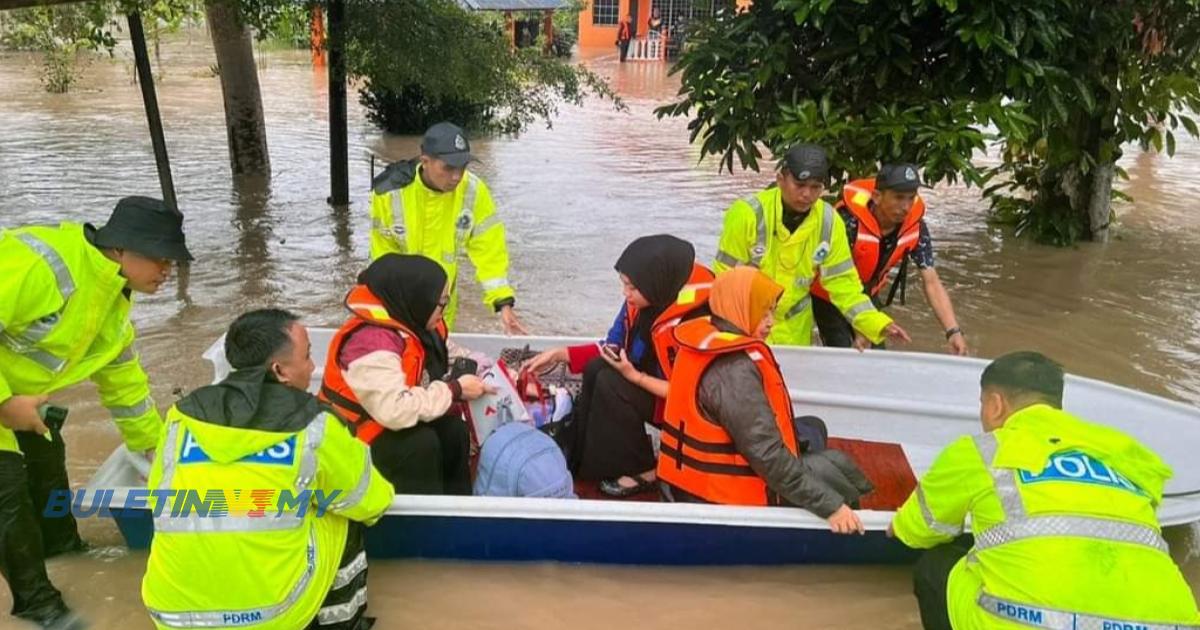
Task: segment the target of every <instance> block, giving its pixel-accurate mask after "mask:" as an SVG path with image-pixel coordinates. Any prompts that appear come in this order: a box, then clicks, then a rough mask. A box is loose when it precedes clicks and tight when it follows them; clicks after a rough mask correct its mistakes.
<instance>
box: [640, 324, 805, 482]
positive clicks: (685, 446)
mask: <svg viewBox="0 0 1200 630" xmlns="http://www.w3.org/2000/svg"><path fill="white" fill-rule="evenodd" d="M675 337H676V339H677V340H678V342H679V356H678V357H677V358H676V359H675V369H674V373H673V375H672V376H671V388H670V390H669V391H668V392H667V404H666V410H665V412H664V414H663V425H662V451H661V453H660V454H659V457H658V478H659V479H661V480H663V481H665V482H666V483H669V484H671V485H672V486H675V487H677V488H679V489H681V490H685V491H687V492H689V493H691V494H693V495H695V496H697V497H700V498H701V499H704V500H705V501H709V502H711V503H720V504H733V505H772V504H778V503H779V500H778V498H777V497H776V496H775V495H774V493H773V492H771V490H770V488H768V487H767V483H766V482H765V481H763V479H762V478H761V477H759V476H758V475H757V474H755V473H754V470H753V469H752V468H751V467H750V463H749V462H747V461H746V458H745V457H743V456H742V455H741V453H739V452H738V450H737V447H736V446H735V445H734V443H733V438H731V437H730V436H729V432H728V431H726V430H725V429H724V427H722V426H721V425H720V424H719V423H717V422H715V421H713V420H710V419H708V418H706V417H705V416H704V412H703V411H702V410H701V409H700V403H699V393H700V377H701V376H703V375H704V371H705V370H706V369H707V368H708V366H709V364H711V363H712V362H713V360H715V359H716V358H717V357H720V356H722V355H725V354H729V353H731V352H745V353H746V354H747V355H748V356H749V357H750V358H751V359H753V360H754V365H755V366H757V367H758V371H759V374H761V375H762V379H763V387H764V393H765V394H766V395H767V400H768V401H769V402H770V404H771V409H772V410H773V411H774V412H775V426H776V428H777V429H778V430H779V435H780V438H781V439H782V440H783V444H784V446H786V447H787V449H788V450H789V451H791V452H792V454H793V455H796V456H797V457H799V453H800V451H799V449H798V448H797V444H796V429H795V426H794V424H793V417H792V399H791V396H790V395H789V394H788V390H787V385H786V384H785V383H784V381H783V374H781V373H780V371H779V364H778V363H776V362H775V355H774V354H772V353H771V349H770V348H768V347H767V345H766V344H765V343H763V342H762V341H759V340H757V339H754V338H751V337H746V336H743V335H739V334H736V333H727V332H721V331H720V330H718V329H717V328H716V326H714V325H713V324H712V321H711V320H710V319H709V318H707V317H706V318H702V319H694V320H692V321H689V322H684V323H683V324H680V325H679V327H677V328H676V329H675Z"/></svg>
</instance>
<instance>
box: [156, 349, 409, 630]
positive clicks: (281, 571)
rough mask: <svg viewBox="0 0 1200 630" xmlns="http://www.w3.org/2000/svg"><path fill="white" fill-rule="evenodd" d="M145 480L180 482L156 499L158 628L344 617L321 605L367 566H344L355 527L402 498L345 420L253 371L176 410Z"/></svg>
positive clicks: (276, 624) (165, 486) (164, 487)
mask: <svg viewBox="0 0 1200 630" xmlns="http://www.w3.org/2000/svg"><path fill="white" fill-rule="evenodd" d="M149 488H150V490H151V491H155V490H157V491H163V492H166V491H171V490H174V491H176V494H175V495H174V497H173V498H170V499H167V498H164V499H162V505H161V506H160V505H159V500H158V499H159V497H158V496H152V497H151V498H150V500H149V501H148V503H149V504H150V506H151V509H158V510H161V511H160V512H158V513H157V514H158V515H157V516H155V518H154V539H153V541H152V542H151V546H150V558H149V561H148V563H147V566H146V574H145V577H144V578H143V580H142V599H143V601H144V602H145V605H146V608H147V610H148V611H149V613H150V616H151V619H152V620H153V621H154V623H155V625H156V626H157V627H158V628H213V627H233V626H236V627H244V628H256V629H266V628H278V629H280V630H294V629H296V628H303V627H305V626H306V625H307V624H308V623H309V622H311V621H312V620H313V619H315V618H316V617H317V616H318V614H319V615H320V616H321V618H322V620H323V621H324V622H327V623H328V622H331V621H335V620H337V617H336V616H337V615H338V614H339V611H338V610H337V609H336V608H334V607H331V608H328V609H323V608H321V603H322V602H323V601H324V599H325V597H326V595H327V594H328V593H329V591H330V590H331V589H333V588H340V587H341V586H344V585H345V584H348V583H350V582H351V581H352V580H353V579H354V578H355V577H356V576H357V574H358V573H361V571H362V570H363V569H365V568H366V565H365V557H364V560H363V563H362V564H361V566H356V565H357V563H355V564H351V565H349V566H347V567H346V568H345V569H343V570H339V569H338V565H339V563H340V560H341V558H342V555H343V553H344V550H345V545H346V534H347V526H348V523H349V521H352V520H353V521H362V522H366V523H373V522H375V521H376V520H377V519H379V518H380V517H381V516H382V515H383V513H384V511H385V510H386V509H387V507H388V505H390V504H391V501H392V498H393V496H394V494H393V490H392V486H391V484H389V483H388V482H387V481H386V480H385V479H384V478H383V477H382V476H381V475H380V474H379V472H378V471H377V470H375V468H374V466H372V464H371V457H370V451H369V450H368V448H367V446H366V445H365V444H363V443H362V442H360V441H358V440H357V439H355V438H354V437H353V436H352V435H350V433H349V431H348V430H347V429H346V428H345V427H344V426H343V425H342V423H341V421H339V420H338V419H337V418H336V416H334V415H333V414H331V413H329V412H327V411H326V410H324V409H323V408H321V407H320V406H319V405H318V404H317V402H316V399H315V398H314V397H312V396H311V395H309V394H307V393H305V392H301V391H299V390H294V389H291V388H288V387H286V386H284V385H281V384H279V383H276V382H271V381H270V379H269V378H266V377H265V372H263V371H254V370H244V371H239V372H234V373H233V374H231V375H230V376H229V378H228V379H226V380H225V381H223V382H222V383H220V384H218V385H212V386H208V387H203V388H201V389H199V390H197V391H195V392H193V393H192V394H190V395H189V396H187V397H186V398H184V399H183V400H181V401H180V402H179V403H178V404H177V405H176V406H174V407H172V408H171V410H170V411H169V412H168V414H167V429H166V431H165V432H164V437H163V441H162V443H161V444H160V445H159V448H158V452H157V455H156V460H155V462H154V465H153V467H152V469H151V473H150V478H149ZM283 491H287V493H288V494H286V495H283V494H282V492H283ZM335 493H336V494H335ZM281 496H283V497H286V499H282V500H281ZM319 506H320V507H323V508H324V509H325V510H326V511H324V513H322V514H318V509H319ZM363 596H364V597H365V593H364V594H363ZM346 612H349V613H352V612H353V611H342V614H345V613H346ZM330 615H332V616H333V617H332V618H327V616H330Z"/></svg>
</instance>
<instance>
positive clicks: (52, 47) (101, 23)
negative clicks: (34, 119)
mask: <svg viewBox="0 0 1200 630" xmlns="http://www.w3.org/2000/svg"><path fill="white" fill-rule="evenodd" d="M0 16H2V17H0V20H2V21H0V43H3V45H4V46H5V47H6V48H9V49H13V50H30V51H39V52H42V53H43V54H44V56H43V62H42V85H43V86H45V88H46V91H48V92H52V93H56V94H61V93H63V92H67V91H69V90H70V89H71V86H72V85H74V83H75V81H76V78H77V74H76V69H75V58H76V55H77V53H79V52H80V51H86V50H98V49H100V48H103V47H107V48H109V49H111V48H112V46H113V45H114V43H115V42H114V40H113V38H112V34H111V33H110V32H109V31H108V30H106V29H105V26H106V25H107V24H108V21H109V13H108V8H107V7H106V6H104V5H101V4H98V3H92V4H64V5H55V6H49V7H31V8H28V9H17V10H14V11H9V12H7V13H5V14H0Z"/></svg>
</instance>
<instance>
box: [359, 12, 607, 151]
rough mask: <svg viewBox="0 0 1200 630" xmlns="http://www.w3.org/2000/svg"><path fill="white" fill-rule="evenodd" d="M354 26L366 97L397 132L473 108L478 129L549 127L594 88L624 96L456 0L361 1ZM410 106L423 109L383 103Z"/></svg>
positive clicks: (600, 92)
mask: <svg viewBox="0 0 1200 630" xmlns="http://www.w3.org/2000/svg"><path fill="white" fill-rule="evenodd" d="M346 22H347V59H348V62H349V70H350V73H351V74H354V75H357V76H361V77H364V78H365V79H366V81H367V82H366V84H365V87H364V89H363V90H362V92H361V94H362V101H363V103H364V105H365V106H366V107H367V108H368V109H370V110H371V111H372V114H371V115H372V119H373V120H376V121H377V122H380V123H381V124H383V126H384V127H385V128H386V129H388V130H389V131H392V132H395V133H418V132H420V131H423V130H424V125H423V124H417V123H419V122H420V121H424V120H427V119H430V117H432V119H437V120H441V119H445V118H451V117H453V116H452V115H454V114H458V115H463V113H464V112H467V113H470V114H471V116H469V118H470V123H471V126H473V127H475V128H476V129H479V130H484V131H492V132H499V133H519V132H520V131H522V130H523V129H525V128H527V127H528V126H529V125H530V124H532V123H534V122H535V121H538V120H544V121H546V123H547V124H549V122H550V120H551V119H552V118H553V116H554V114H555V113H556V112H557V111H558V107H559V105H560V104H562V103H567V104H579V103H581V102H582V100H583V98H584V97H585V96H587V95H589V94H595V95H599V96H601V97H607V98H611V99H613V100H614V101H615V100H616V96H615V95H614V94H613V93H612V91H611V89H610V88H609V87H608V85H607V84H606V83H605V82H604V80H603V79H601V78H600V77H598V76H596V75H595V74H593V73H592V72H590V71H588V70H586V69H584V68H583V67H581V66H573V65H570V64H568V63H564V62H563V61H561V60H559V59H556V58H554V57H548V56H546V55H543V54H542V52H541V50H540V49H539V48H526V49H518V50H511V49H510V47H509V44H508V40H507V38H506V36H505V34H504V32H503V30H502V28H500V27H498V25H496V24H495V23H494V22H493V21H491V20H489V19H488V18H486V17H485V16H482V15H480V14H477V13H470V12H467V11H465V10H464V9H462V8H461V7H460V6H459V5H458V4H457V3H455V2H454V1H453V0H420V1H412V2H407V1H406V2H399V1H396V0H359V1H357V2H355V3H353V4H351V5H349V6H348V7H347V20H346ZM403 105H410V106H414V107H415V106H417V105H420V107H417V111H415V112H411V113H410V112H403V111H385V110H384V109H379V108H382V107H389V106H390V107H392V108H395V107H400V106H403ZM439 108H441V109H439ZM439 112H440V113H439ZM413 124H416V125H417V126H410V125H413Z"/></svg>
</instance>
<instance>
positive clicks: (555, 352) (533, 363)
mask: <svg viewBox="0 0 1200 630" xmlns="http://www.w3.org/2000/svg"><path fill="white" fill-rule="evenodd" d="M568 360H569V357H568V356H567V347H566V346H562V347H559V348H551V349H549V350H546V351H545V352H542V353H541V354H539V355H537V356H535V357H533V358H532V359H530V360H528V361H526V362H525V365H523V366H521V371H522V372H529V373H533V374H541V373H543V372H545V371H546V370H549V369H550V368H552V367H554V366H555V365H558V364H559V363H566V362H567V361H568Z"/></svg>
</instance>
